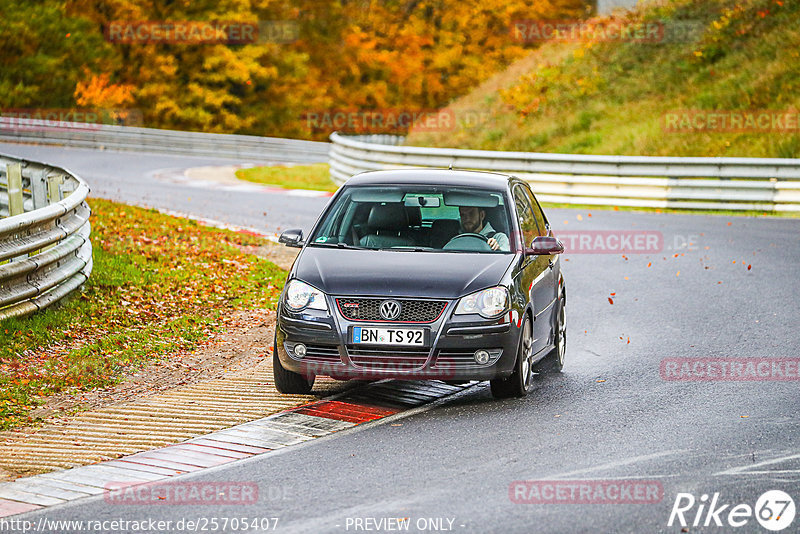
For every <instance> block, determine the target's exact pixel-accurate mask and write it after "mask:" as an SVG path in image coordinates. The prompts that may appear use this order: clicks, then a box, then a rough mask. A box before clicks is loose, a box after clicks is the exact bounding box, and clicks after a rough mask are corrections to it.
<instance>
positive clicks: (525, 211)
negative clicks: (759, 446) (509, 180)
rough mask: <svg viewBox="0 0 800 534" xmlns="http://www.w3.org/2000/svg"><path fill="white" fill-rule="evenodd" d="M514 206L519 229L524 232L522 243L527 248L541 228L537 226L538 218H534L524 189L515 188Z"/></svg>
mask: <svg viewBox="0 0 800 534" xmlns="http://www.w3.org/2000/svg"><path fill="white" fill-rule="evenodd" d="M514 204H515V206H516V208H517V217H518V218H519V227H520V229H521V230H522V241H523V242H524V243H523V244H524V246H525V247H529V246H531V242H532V241H533V238H534V237H536V236H537V235H540V234H539V227H538V226H537V225H536V218H535V217H534V216H533V211H532V210H531V205H530V202H529V201H528V196H527V194H526V193H525V190H524V188H522V187H520V186H517V187H515V188H514Z"/></svg>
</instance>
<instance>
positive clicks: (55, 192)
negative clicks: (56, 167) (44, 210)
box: [47, 174, 64, 204]
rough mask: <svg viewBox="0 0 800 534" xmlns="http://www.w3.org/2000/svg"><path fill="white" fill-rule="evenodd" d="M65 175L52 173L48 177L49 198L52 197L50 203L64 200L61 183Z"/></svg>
mask: <svg viewBox="0 0 800 534" xmlns="http://www.w3.org/2000/svg"><path fill="white" fill-rule="evenodd" d="M63 181H64V177H63V176H61V175H60V174H52V175H50V176H48V177H47V198H49V199H50V204H54V203H56V202H60V201H62V200H64V195H63V193H62V192H61V183H62V182H63Z"/></svg>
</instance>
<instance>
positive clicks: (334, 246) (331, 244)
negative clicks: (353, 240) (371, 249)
mask: <svg viewBox="0 0 800 534" xmlns="http://www.w3.org/2000/svg"><path fill="white" fill-rule="evenodd" d="M309 244H310V245H312V246H314V247H329V248H349V249H353V250H366V248H365V247H356V246H353V245H348V244H347V243H309Z"/></svg>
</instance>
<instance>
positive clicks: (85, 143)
mask: <svg viewBox="0 0 800 534" xmlns="http://www.w3.org/2000/svg"><path fill="white" fill-rule="evenodd" d="M0 140H3V141H10V142H18V143H36V144H43V145H63V146H70V147H78V148H93V149H108V150H123V151H134V152H156V153H163V154H177V155H183V156H207V157H214V158H228V159H236V160H239V161H241V160H246V161H275V160H277V161H290V162H299V163H318V162H325V161H327V157H328V143H321V142H318V141H304V140H299V139H281V138H277V137H257V136H253V135H232V134H213V133H202V132H180V131H174V130H157V129H153V128H136V127H132V126H115V125H108V124H90V123H80V122H57V123H53V122H49V121H45V120H39V119H20V118H15V117H0Z"/></svg>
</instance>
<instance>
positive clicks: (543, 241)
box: [525, 236, 564, 256]
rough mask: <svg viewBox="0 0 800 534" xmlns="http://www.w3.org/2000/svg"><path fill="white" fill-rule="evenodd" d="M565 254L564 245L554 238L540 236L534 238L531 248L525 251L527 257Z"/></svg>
mask: <svg viewBox="0 0 800 534" xmlns="http://www.w3.org/2000/svg"><path fill="white" fill-rule="evenodd" d="M562 252H564V245H563V244H562V243H561V241H559V240H558V239H556V238H555V237H552V236H538V237H535V238H533V243H531V248H527V249H525V255H526V256H539V255H549V254H561V253H562Z"/></svg>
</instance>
